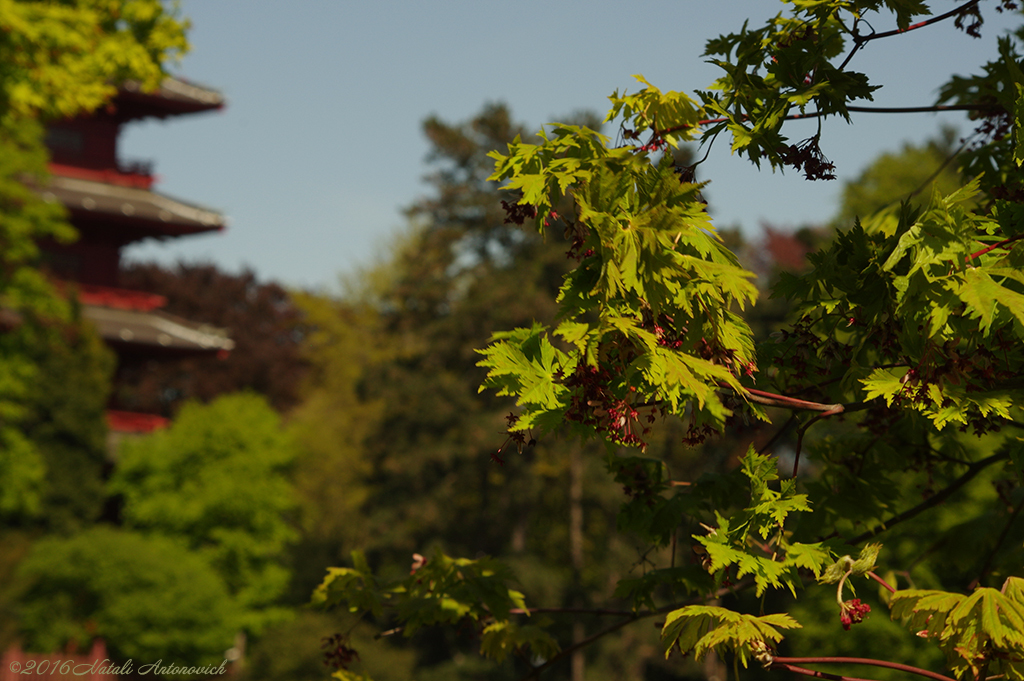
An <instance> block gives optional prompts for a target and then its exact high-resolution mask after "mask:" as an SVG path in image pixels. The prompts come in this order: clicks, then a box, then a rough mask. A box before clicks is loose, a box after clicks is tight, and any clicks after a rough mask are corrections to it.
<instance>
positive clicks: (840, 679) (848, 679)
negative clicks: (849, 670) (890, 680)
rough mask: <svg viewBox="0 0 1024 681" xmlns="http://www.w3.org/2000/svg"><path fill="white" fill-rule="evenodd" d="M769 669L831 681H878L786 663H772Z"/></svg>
mask: <svg viewBox="0 0 1024 681" xmlns="http://www.w3.org/2000/svg"><path fill="white" fill-rule="evenodd" d="M768 669H769V670H771V671H778V670H780V669H781V670H784V671H787V672H793V673H795V674H803V675H804V676H814V677H817V678H819V679H829V680H830V681H876V680H875V679H862V678H859V677H856V676H843V675H842V674H829V673H828V672H816V671H814V670H813V669H807V668H805V667H797V666H796V665H792V664H786V663H785V662H772V663H771V665H769V667H768Z"/></svg>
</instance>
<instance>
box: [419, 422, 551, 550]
mask: <svg viewBox="0 0 1024 681" xmlns="http://www.w3.org/2000/svg"><path fill="white" fill-rule="evenodd" d="M518 420H519V417H518V416H516V415H515V414H514V413H512V412H509V413H508V416H506V417H505V423H507V424H508V437H506V438H505V441H504V442H502V443H501V446H500V447H498V451H496V452H491V461H492V462H493V463H496V464H498V465H499V466H504V465H505V459H503V458H501V450H503V449H505V447H507V446H508V443H509V442H513V443H515V445H516V449H517V450H518V451H519V453H520V454H522V453H523V448H524V447H532V446H534V445H535V444H537V440H536V439H534V437H533V435H532V434H531V435H530V439H529V440H527V439H526V433H524V432H523V431H521V430H512V428H513V427H515V425H516V421H518ZM424 562H426V561H424Z"/></svg>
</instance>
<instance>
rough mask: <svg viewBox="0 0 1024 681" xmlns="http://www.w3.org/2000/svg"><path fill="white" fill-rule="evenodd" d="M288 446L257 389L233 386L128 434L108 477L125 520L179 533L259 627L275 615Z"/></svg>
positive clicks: (284, 534) (284, 535)
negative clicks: (134, 436)
mask: <svg viewBox="0 0 1024 681" xmlns="http://www.w3.org/2000/svg"><path fill="white" fill-rule="evenodd" d="M294 458H295V447H294V444H293V443H292V442H291V440H290V439H289V437H288V436H287V434H286V433H285V431H284V430H283V427H282V425H281V419H280V417H279V416H278V415H277V414H276V413H275V412H274V411H273V410H272V409H271V408H270V407H269V406H268V405H267V403H266V400H265V399H264V398H262V397H259V396H257V395H254V394H251V393H239V394H235V395H226V396H223V397H221V398H218V399H217V400H215V401H214V402H212V403H210V404H209V405H199V404H189V405H186V406H185V407H184V408H183V409H182V410H181V412H180V413H179V415H178V418H177V419H176V420H175V422H174V423H173V425H172V426H171V427H170V428H168V429H166V430H163V431H158V432H155V433H153V434H151V435H148V436H146V437H144V438H140V439H138V440H135V441H131V442H125V443H124V444H123V445H122V447H121V451H120V453H119V459H120V460H119V462H118V466H117V469H116V470H115V472H114V475H113V477H112V478H111V480H110V486H109V489H110V491H111V493H114V494H120V495H121V496H122V497H123V500H124V507H123V511H122V517H123V520H124V523H125V525H126V526H127V527H130V528H133V529H136V530H138V531H142V532H146V533H147V534H149V535H157V536H166V537H173V538H177V539H181V540H183V541H184V543H185V544H186V545H187V546H188V547H189V548H190V549H191V550H194V551H196V552H197V553H199V554H200V555H202V556H204V557H205V559H206V560H208V561H209V563H210V565H212V566H213V568H214V569H215V570H216V572H217V574H219V575H220V576H221V578H222V579H223V580H224V583H225V584H226V585H227V588H228V591H229V593H231V595H232V596H233V597H235V598H236V599H237V601H238V603H239V605H240V606H241V607H242V608H244V609H245V612H246V613H247V617H248V619H247V621H246V626H247V627H248V628H250V629H252V630H256V631H258V630H259V629H260V628H261V627H263V626H265V624H266V623H267V622H269V621H273V620H274V619H276V618H278V617H280V616H281V613H280V612H278V611H276V610H275V609H274V608H273V607H271V605H272V604H273V603H274V601H275V599H277V598H278V597H279V596H280V595H281V593H282V591H283V590H284V588H285V587H286V585H287V580H288V572H287V570H286V569H285V568H284V567H283V566H282V565H281V554H282V552H283V550H284V548H285V546H286V545H287V543H288V542H289V541H290V540H291V539H292V537H293V536H294V535H293V531H292V529H291V528H290V527H289V526H288V524H287V522H286V520H285V517H284V514H285V513H286V512H287V511H288V510H290V509H291V508H293V507H294V505H295V498H294V495H293V490H292V488H291V485H290V484H289V482H288V480H287V479H286V477H285V472H286V470H287V469H288V467H289V466H290V465H291V464H292V462H293V461H294Z"/></svg>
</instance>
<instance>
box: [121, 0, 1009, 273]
mask: <svg viewBox="0 0 1024 681" xmlns="http://www.w3.org/2000/svg"><path fill="white" fill-rule="evenodd" d="M931 4H932V7H933V10H934V11H935V12H936V13H940V12H944V11H947V10H948V9H950V8H952V7H953V6H954V3H953V2H951V1H950V0H938V1H936V2H933V3H931ZM994 5H995V3H994V2H982V5H981V6H982V10H983V13H984V16H985V19H986V24H985V27H984V28H983V33H982V34H983V38H982V39H980V40H975V39H972V38H970V37H969V36H967V35H965V34H964V33H962V32H960V31H957V30H955V29H954V28H953V26H952V22H943V23H941V24H937V25H935V26H931V27H927V28H924V29H922V30H918V31H913V32H911V33H908V34H905V35H901V36H897V37H893V38H887V39H884V40H876V41H873V42H872V43H869V44H868V45H867V46H866V47H865V48H864V49H863V50H862V51H861V52H860V53H859V54H858V55H857V56H855V57H854V59H853V61H852V62H851V64H850V66H849V68H852V69H855V70H859V71H863V72H865V73H867V74H868V75H869V77H871V79H872V80H873V81H874V82H875V83H877V84H881V85H883V88H882V90H880V91H879V92H877V93H876V95H875V102H874V105H877V106H918V105H926V104H930V103H933V102H934V100H935V94H936V91H937V88H938V87H939V86H940V85H941V84H942V83H943V82H945V80H947V79H948V77H949V75H950V74H952V73H959V74H962V75H968V74H971V73H976V72H978V71H979V70H980V66H981V65H982V64H984V63H985V62H986V61H987V60H988V59H990V58H994V57H995V49H996V46H995V42H996V41H995V39H996V37H997V36H998V35H999V34H1000V33H1002V32H1004V31H1005V30H1006V29H1007V28H1010V27H1013V26H1016V25H1017V23H1018V22H1019V16H1018V15H1014V16H1009V15H1000V14H997V13H996V12H995V10H994ZM181 8H182V13H183V15H184V16H186V17H188V18H189V19H191V21H192V23H193V28H192V31H191V33H190V39H191V42H192V52H191V53H190V54H188V55H187V56H186V57H185V58H184V59H183V60H182V62H181V64H180V65H178V66H176V67H173V68H172V71H173V72H175V73H177V74H180V75H182V76H184V77H186V78H188V79H190V80H192V81H195V82H198V83H201V84H204V85H208V86H211V87H214V88H216V89H219V90H220V91H222V92H223V93H224V94H225V96H226V97H227V100H228V105H227V107H226V108H225V109H224V110H223V111H220V112H216V113H208V114H200V115H194V116H183V117H179V118H177V119H171V120H168V121H147V122H141V123H134V124H132V125H131V126H129V127H128V129H127V131H126V132H125V133H124V135H123V136H122V139H121V154H122V157H124V158H128V159H150V160H154V161H155V162H156V172H157V173H158V175H159V176H160V178H161V179H160V182H159V184H158V185H157V189H158V190H159V191H162V192H165V193H168V194H171V195H172V196H176V197H179V198H182V199H186V200H189V201H193V202H196V203H199V204H202V205H207V206H210V207H213V208H216V209H219V210H221V211H222V212H224V213H225V214H226V215H227V216H228V217H229V218H230V220H231V223H230V226H229V228H228V230H227V231H226V232H224V233H220V234H214V235H204V236H199V237H188V238H182V239H177V240H173V241H167V242H162V243H161V242H149V243H145V244H142V245H139V246H134V247H132V248H130V249H129V250H128V251H127V253H126V255H127V257H128V258H129V259H130V260H157V261H159V262H162V263H165V264H171V263H174V262H175V261H177V260H179V259H184V260H186V261H190V262H194V261H213V262H215V263H216V264H218V265H219V266H221V267H223V268H224V269H227V270H229V271H234V272H237V271H238V270H239V269H241V268H242V267H243V266H248V267H251V268H252V269H254V270H255V271H256V272H257V273H258V274H259V276H260V277H261V279H265V280H267V279H274V280H277V281H279V282H281V283H284V284H286V285H288V286H293V287H303V288H319V289H326V290H337V282H338V276H339V274H346V273H349V274H350V273H352V272H355V271H357V270H358V269H359V268H362V267H368V266H371V265H372V264H373V263H374V262H375V261H376V260H378V259H380V258H381V257H384V255H385V254H386V252H387V244H388V241H389V239H391V238H393V236H394V235H395V234H397V233H400V231H401V230H403V229H404V228H405V220H404V218H403V216H402V214H401V209H402V208H403V207H404V206H407V205H409V204H410V203H411V202H412V201H414V200H415V199H416V198H417V197H418V196H421V195H423V194H425V193H427V191H428V188H427V186H426V185H425V184H424V183H423V182H422V177H423V176H424V175H425V174H426V173H427V171H428V169H427V166H426V164H425V156H426V154H427V151H428V147H427V144H426V142H425V140H424V138H423V136H422V135H421V133H420V123H421V122H422V120H423V119H424V118H426V117H427V116H428V115H431V114H436V115H438V116H440V117H441V118H443V119H445V120H448V121H450V122H458V121H462V120H465V119H468V118H470V117H472V116H473V115H474V114H475V113H477V112H478V111H479V110H480V109H481V107H482V106H483V105H484V104H485V103H487V102H493V101H503V102H506V103H507V104H508V105H509V106H510V108H511V110H512V113H513V115H514V116H515V117H516V119H517V120H520V121H523V122H524V123H526V124H527V125H528V127H530V128H538V127H539V126H540V125H541V124H542V123H545V122H548V121H551V120H557V119H558V118H560V117H563V116H565V115H567V114H569V113H570V112H573V111H578V110H581V109H590V110H595V111H599V112H601V113H602V114H603V113H604V112H605V111H606V110H607V108H608V101H607V96H608V95H609V94H611V93H612V91H614V90H616V89H619V90H622V89H625V88H633V87H634V81H633V79H632V77H631V76H632V74H635V73H642V74H643V75H644V76H646V77H647V79H648V80H649V81H651V82H652V83H653V84H655V85H657V86H658V87H660V88H661V89H663V90H682V91H686V92H692V91H693V90H695V89H700V88H706V87H707V86H708V85H709V84H710V83H711V81H712V80H713V79H714V78H715V77H716V76H717V73H716V68H715V67H713V66H711V65H708V64H705V63H703V62H702V60H701V58H700V54H701V52H702V51H703V48H704V42H705V41H706V40H707V39H708V38H711V37H715V36H717V35H719V34H721V33H724V32H729V31H735V30H738V29H739V27H740V26H742V24H743V20H744V19H745V18H750V20H751V25H757V24H760V23H761V22H763V20H764V19H766V18H767V17H769V16H771V15H773V14H775V13H777V12H779V11H781V10H782V9H783V5H782V4H781V3H780V2H775V1H774V0H718V1H712V0H703V1H700V2H698V1H696V0H676V1H674V2H670V1H667V0H665V1H659V0H632V1H631V2H629V3H625V2H609V1H607V0H591V1H590V2H585V3H584V2H575V1H568V0H567V1H564V2H551V1H548V2H534V1H525V2H501V3H499V2H493V1H489V0H436V1H434V2H415V3H414V2H395V1H391V0H376V1H375V2H373V3H369V2H354V1H348V0H297V1H296V2H290V3H284V2H260V3H256V2H252V1H251V0H183V1H182V2H181ZM873 24H874V26H875V28H876V29H877V30H878V31H883V30H888V29H890V28H893V27H894V26H893V25H892V22H891V21H890V20H889V19H888V18H887V17H881V18H879V19H878V20H877V21H874V22H873ZM943 123H948V124H952V125H955V126H957V127H958V129H959V130H960V131H961V132H962V133H966V132H968V131H969V130H970V129H971V127H972V126H971V124H970V123H969V122H968V121H967V120H966V118H965V116H964V115H962V114H957V113H943V114H914V115H907V114H904V115H899V116H892V115H888V116H887V115H878V114H863V115H860V116H857V117H856V118H855V119H854V125H847V124H846V123H845V122H843V121H840V120H831V121H829V122H827V123H826V125H825V128H824V134H823V139H822V147H823V149H824V151H825V153H826V155H827V156H828V157H829V158H830V159H831V160H832V161H833V162H834V163H835V164H836V166H837V169H838V175H839V179H838V180H837V181H834V182H815V183H809V182H807V181H805V180H804V179H803V178H802V176H800V175H798V174H796V173H788V174H785V175H782V174H775V175H772V173H771V172H770V171H767V170H765V171H763V172H758V171H757V170H756V169H754V168H753V167H752V166H750V164H749V163H748V162H746V161H743V160H741V159H739V158H737V157H732V156H730V153H729V148H728V144H725V143H723V142H724V141H725V140H720V141H719V143H718V144H716V145H715V147H714V149H713V150H712V152H711V156H710V157H709V159H708V161H707V162H706V163H705V164H704V166H703V173H702V175H701V179H705V180H711V182H712V184H711V186H710V187H709V190H708V195H709V198H710V199H711V202H712V206H713V211H712V217H713V219H714V221H715V223H716V224H717V225H719V226H722V227H731V226H737V225H738V226H741V227H742V228H743V229H744V230H746V231H747V233H748V234H751V235H753V234H756V233H757V230H758V228H759V224H760V223H762V222H765V221H766V222H769V223H771V224H773V225H775V226H779V227H798V226H800V225H803V224H808V223H814V222H820V221H823V220H826V219H828V218H829V217H830V216H831V215H832V213H833V211H834V209H835V205H836V201H837V199H838V197H839V194H840V190H841V187H842V183H843V181H844V180H847V179H851V178H853V177H856V176H857V174H858V173H859V172H860V171H861V170H862V169H863V168H864V166H865V165H866V164H867V163H868V162H870V160H871V159H872V158H873V157H875V156H876V155H877V154H879V153H881V152H882V151H885V150H890V149H895V148H898V147H899V145H900V144H901V143H903V142H904V141H912V142H920V141H922V140H924V139H926V138H927V137H929V136H930V135H933V134H935V133H936V132H937V130H938V129H939V126H940V125H941V124H943ZM814 125H815V124H814V123H809V122H808V123H805V122H800V123H794V124H792V126H793V127H792V128H790V129H788V133H787V134H788V135H789V137H790V138H791V139H793V140H794V141H796V140H799V139H802V138H803V137H807V136H810V135H811V134H813V132H814ZM801 126H802V127H801Z"/></svg>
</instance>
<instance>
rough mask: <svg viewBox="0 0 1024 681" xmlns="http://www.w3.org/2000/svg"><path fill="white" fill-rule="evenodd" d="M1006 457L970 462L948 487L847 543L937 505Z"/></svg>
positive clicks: (870, 535) (992, 457)
mask: <svg viewBox="0 0 1024 681" xmlns="http://www.w3.org/2000/svg"><path fill="white" fill-rule="evenodd" d="M1006 458H1007V455H1006V454H993V455H992V456H990V457H988V458H985V459H982V460H981V461H976V462H974V463H973V464H971V465H970V466H969V467H968V468H967V472H966V473H964V474H963V475H961V476H960V477H959V478H957V479H956V480H954V481H953V483H952V484H950V485H949V486H948V487H946V488H945V489H943V490H942V491H941V492H938V493H937V494H933V495H932V496H930V497H928V498H927V499H925V500H924V501H922V502H921V503H920V504H918V505H917V506H914V507H913V508H909V509H907V510H906V511H904V512H903V513H900V514H899V515H895V516H893V517H892V518H890V519H889V520H888V521H886V522H884V523H882V524H881V525H879V526H878V527H876V528H875V529H873V530H868V531H867V532H864V533H862V534H859V535H857V536H856V537H854V538H853V539H850V540H848V541H847V542H846V543H847V544H851V545H854V544H860V543H861V542H863V541H866V540H868V539H871V538H872V537H877V536H878V535H880V534H882V533H883V532H885V531H886V530H888V529H891V528H892V526H893V525H897V524H899V523H902V522H903V521H904V520H910V519H911V518H913V517H914V516H916V515H918V514H920V513H921V512H923V511H927V510H928V509H929V508H931V507H932V506H937V505H939V504H941V503H942V502H943V501H945V500H946V499H948V498H949V497H950V496H952V495H953V493H954V492H956V491H957V490H959V489H960V488H961V487H963V486H964V485H966V484H967V483H968V482H970V481H971V479H972V478H974V477H975V476H976V475H977V474H978V473H980V472H982V471H983V470H985V469H986V468H988V467H989V466H991V465H992V464H994V463H996V462H998V461H1002V460H1004V459H1006ZM833 536H835V535H833Z"/></svg>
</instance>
